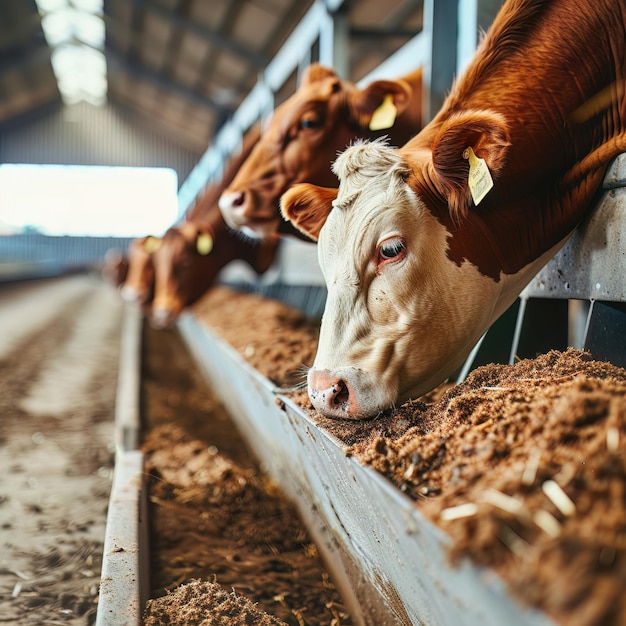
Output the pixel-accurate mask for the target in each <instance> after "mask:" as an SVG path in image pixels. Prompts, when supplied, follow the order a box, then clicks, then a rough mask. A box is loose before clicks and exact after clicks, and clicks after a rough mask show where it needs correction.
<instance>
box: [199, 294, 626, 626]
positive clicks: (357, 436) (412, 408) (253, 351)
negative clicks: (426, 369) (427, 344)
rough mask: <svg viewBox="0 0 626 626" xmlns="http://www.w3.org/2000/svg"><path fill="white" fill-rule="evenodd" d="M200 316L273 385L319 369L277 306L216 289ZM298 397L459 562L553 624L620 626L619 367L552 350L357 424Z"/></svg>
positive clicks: (304, 328)
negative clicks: (437, 532) (447, 542)
mask: <svg viewBox="0 0 626 626" xmlns="http://www.w3.org/2000/svg"><path fill="white" fill-rule="evenodd" d="M195 312H196V315H197V317H198V318H199V319H200V320H201V321H203V322H204V323H206V324H207V325H208V326H209V327H210V328H211V330H212V331H213V332H215V333H216V334H218V335H221V336H222V337H223V338H224V339H226V340H227V341H229V342H230V343H231V344H232V345H233V346H234V347H235V348H236V349H237V350H239V352H240V353H241V354H242V355H243V356H244V357H245V358H246V359H248V361H249V362H250V363H251V364H252V365H253V366H254V367H255V368H257V369H258V370H259V371H260V372H261V373H262V374H264V375H265V376H267V377H268V378H270V379H271V380H273V381H274V382H275V383H277V384H278V385H279V386H282V385H290V384H292V383H293V382H294V377H293V373H294V372H299V376H300V377H301V379H302V378H303V377H304V374H303V372H304V371H305V367H306V366H307V365H310V364H311V363H312V360H313V357H314V354H315V349H316V342H317V328H316V326H315V325H310V324H307V323H306V321H305V320H304V318H303V317H302V316H300V315H299V314H297V313H295V312H294V311H292V310H290V309H288V308H287V307H283V306H282V305H280V304H278V303H276V302H273V301H268V300H264V299H262V298H260V297H258V296H251V295H244V294H239V293H234V292H230V291H229V290H226V289H224V288H219V289H216V290H213V291H212V292H210V293H209V294H208V295H207V296H206V297H205V298H204V299H203V300H202V301H201V302H200V303H198V305H197V306H196V309H195ZM251 320H252V326H251V327H250V328H249V330H245V329H246V328H247V327H248V325H249V324H251ZM294 399H295V400H296V401H297V402H299V403H300V404H301V405H302V407H303V408H304V409H305V410H307V411H308V412H309V414H310V416H311V419H312V420H314V421H315V422H316V423H317V424H318V425H319V426H320V427H322V428H325V429H326V430H328V431H329V432H330V433H331V434H332V435H333V436H334V437H336V439H337V440H338V441H339V442H340V445H342V446H343V447H344V449H345V451H346V454H349V455H352V456H354V457H356V458H357V459H358V460H359V461H360V462H362V463H363V464H366V465H371V466H372V467H373V468H375V469H376V470H378V471H379V472H380V473H381V474H383V475H384V476H386V477H387V478H388V479H389V480H390V481H392V482H393V483H394V484H395V485H396V486H397V487H398V488H399V489H400V490H401V491H403V492H404V493H406V494H407V495H408V496H410V497H411V498H413V499H414V500H415V502H416V506H417V507H418V508H419V509H420V511H421V512H422V513H423V514H424V515H425V516H426V517H427V518H428V519H429V520H431V521H432V522H433V523H435V524H436V525H438V526H439V527H441V528H442V529H443V530H444V531H445V532H446V533H447V534H448V535H449V536H450V538H451V539H452V542H451V549H450V558H451V559H452V560H453V561H454V560H455V559H459V558H462V557H469V558H470V559H472V560H473V561H474V562H475V563H477V564H479V565H482V566H486V567H490V568H492V569H493V570H495V571H496V572H497V573H498V574H499V575H500V576H501V578H502V579H503V580H504V581H505V582H506V584H507V585H508V587H509V589H510V590H511V592H512V593H513V594H514V595H515V596H516V597H518V598H519V599H520V600H521V601H522V602H524V603H526V604H528V605H532V606H536V607H539V608H540V609H542V610H543V611H544V612H546V614H548V615H549V616H550V617H551V618H552V619H554V620H555V621H556V622H557V623H561V624H568V625H569V624H580V625H603V626H604V625H611V624H614V625H617V624H624V623H626V593H625V591H626V493H625V491H626V371H625V370H624V369H622V368H618V367H615V366H613V365H611V364H609V363H604V362H598V361H594V360H593V359H592V358H591V356H590V355H589V354H588V353H585V352H582V351H577V350H573V349H570V350H567V351H565V352H558V351H552V352H549V353H548V354H545V355H541V356H538V357H537V358H535V359H529V360H523V361H520V362H518V363H516V364H514V365H496V364H492V365H487V366H484V367H480V368H478V369H477V370H475V371H474V372H472V373H471V374H470V376H469V377H468V379H467V380H466V381H465V382H464V383H462V384H459V385H456V386H452V385H442V387H441V388H439V389H438V390H436V391H435V392H434V393H433V394H431V395H430V396H428V397H424V398H420V399H418V400H415V401H412V402H408V403H406V404H405V405H403V406H402V407H400V408H399V409H398V410H395V411H388V412H386V413H384V414H383V415H382V416H380V417H378V418H376V419H374V420H369V421H365V422H356V423H355V422H347V421H338V420H330V419H327V418H324V417H323V416H321V415H319V414H316V413H315V412H313V410H312V407H311V406H310V404H309V403H308V399H307V398H306V394H304V393H302V392H300V393H298V394H295V395H294Z"/></svg>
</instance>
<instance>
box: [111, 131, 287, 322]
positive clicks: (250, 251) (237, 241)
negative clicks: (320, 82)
mask: <svg viewBox="0 0 626 626" xmlns="http://www.w3.org/2000/svg"><path fill="white" fill-rule="evenodd" d="M259 137H260V127H259V126H258V125H255V126H253V127H252V128H251V129H250V130H249V131H248V132H247V133H246V134H245V135H244V138H243V142H242V147H241V150H240V152H239V153H237V154H236V155H234V156H233V157H231V159H230V160H229V162H228V164H227V166H226V169H225V170H224V173H223V174H222V177H221V178H220V180H219V181H218V182H216V183H214V184H213V185H210V186H208V187H207V188H206V189H205V190H204V191H203V192H202V193H200V194H199V196H198V197H197V198H196V201H195V202H194V203H193V205H192V206H191V207H190V208H189V209H188V211H187V212H186V214H185V219H184V220H183V221H182V222H180V223H178V224H174V225H173V226H172V227H170V228H169V229H168V230H167V231H166V232H165V234H164V235H163V236H162V237H155V236H148V237H142V238H138V239H135V240H133V241H132V242H131V246H130V249H129V269H128V276H127V278H126V281H125V283H124V285H123V287H122V289H121V294H122V297H123V298H124V299H126V300H129V301H136V302H138V303H139V304H140V305H141V307H142V309H143V310H144V312H145V314H146V315H147V316H148V317H149V318H150V320H151V322H152V324H153V325H154V326H155V327H157V328H165V327H169V326H171V325H172V324H173V323H174V321H175V320H176V319H177V317H178V315H179V314H180V312H181V311H182V309H184V308H185V307H187V306H189V305H190V304H192V303H193V302H195V301H196V300H197V299H198V298H199V297H200V296H201V295H202V293H204V292H205V291H206V290H207V289H208V288H209V287H210V286H211V285H212V284H213V282H214V281H215V278H216V276H217V274H218V273H219V271H220V270H221V269H222V268H223V267H224V266H225V265H226V264H227V263H229V262H230V261H233V260H236V259H242V260H244V261H246V262H248V263H249V264H250V265H251V266H252V268H253V269H255V270H256V271H257V272H258V273H263V272H264V271H265V270H266V269H267V268H268V267H269V266H270V265H271V263H272V261H273V259H274V256H275V253H276V247H277V244H278V242H277V240H276V238H274V239H269V240H268V241H267V242H263V244H262V245H259V242H256V241H248V240H246V239H245V238H244V237H243V236H242V235H241V234H239V233H233V232H232V231H231V230H230V229H228V228H227V227H226V224H225V222H224V220H223V218H222V215H221V213H220V211H219V208H218V206H217V201H218V198H219V196H220V194H221V192H222V190H223V189H224V187H225V185H227V184H228V183H229V182H230V181H231V180H232V178H233V176H234V175H235V173H236V172H237V168H238V167H239V165H240V164H241V162H242V161H243V160H244V159H245V158H246V157H247V156H248V155H249V154H250V151H251V149H252V148H253V146H254V145H255V144H256V142H257V141H258V139H259Z"/></svg>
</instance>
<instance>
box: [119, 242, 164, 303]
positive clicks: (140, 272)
mask: <svg viewBox="0 0 626 626" xmlns="http://www.w3.org/2000/svg"><path fill="white" fill-rule="evenodd" d="M159 245H160V239H159V238H158V237H152V236H151V235H148V236H146V237H138V238H136V239H133V240H132V241H131V242H130V245H129V247H128V269H127V272H126V277H125V280H124V282H123V284H122V287H121V290H120V293H121V296H122V298H123V299H124V300H126V301H127V302H137V303H138V304H139V305H140V306H141V307H142V308H144V309H145V308H146V307H148V306H149V305H150V302H151V300H152V295H153V293H154V267H153V265H152V253H153V252H154V251H155V250H156V249H157V248H158V247H159Z"/></svg>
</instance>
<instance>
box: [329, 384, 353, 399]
mask: <svg viewBox="0 0 626 626" xmlns="http://www.w3.org/2000/svg"><path fill="white" fill-rule="evenodd" d="M349 399H350V390H349V389H348V385H346V384H345V383H344V382H343V380H340V381H338V382H336V383H335V384H334V385H333V386H332V403H333V404H335V405H337V404H344V403H346V402H348V400H349Z"/></svg>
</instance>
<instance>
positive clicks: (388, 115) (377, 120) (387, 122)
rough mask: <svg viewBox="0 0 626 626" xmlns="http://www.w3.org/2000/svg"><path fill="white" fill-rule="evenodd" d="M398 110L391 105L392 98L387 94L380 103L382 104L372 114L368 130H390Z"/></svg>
mask: <svg viewBox="0 0 626 626" xmlns="http://www.w3.org/2000/svg"><path fill="white" fill-rule="evenodd" d="M397 113H398V109H397V108H396V105H395V104H394V103H393V96H392V95H391V94H390V93H388V94H387V95H386V96H385V97H384V98H383V101H382V104H381V105H380V106H379V107H378V108H377V109H376V110H375V111H374V113H372V117H371V119H370V130H385V129H386V128H391V127H392V126H393V125H394V123H395V121H396V115H397Z"/></svg>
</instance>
